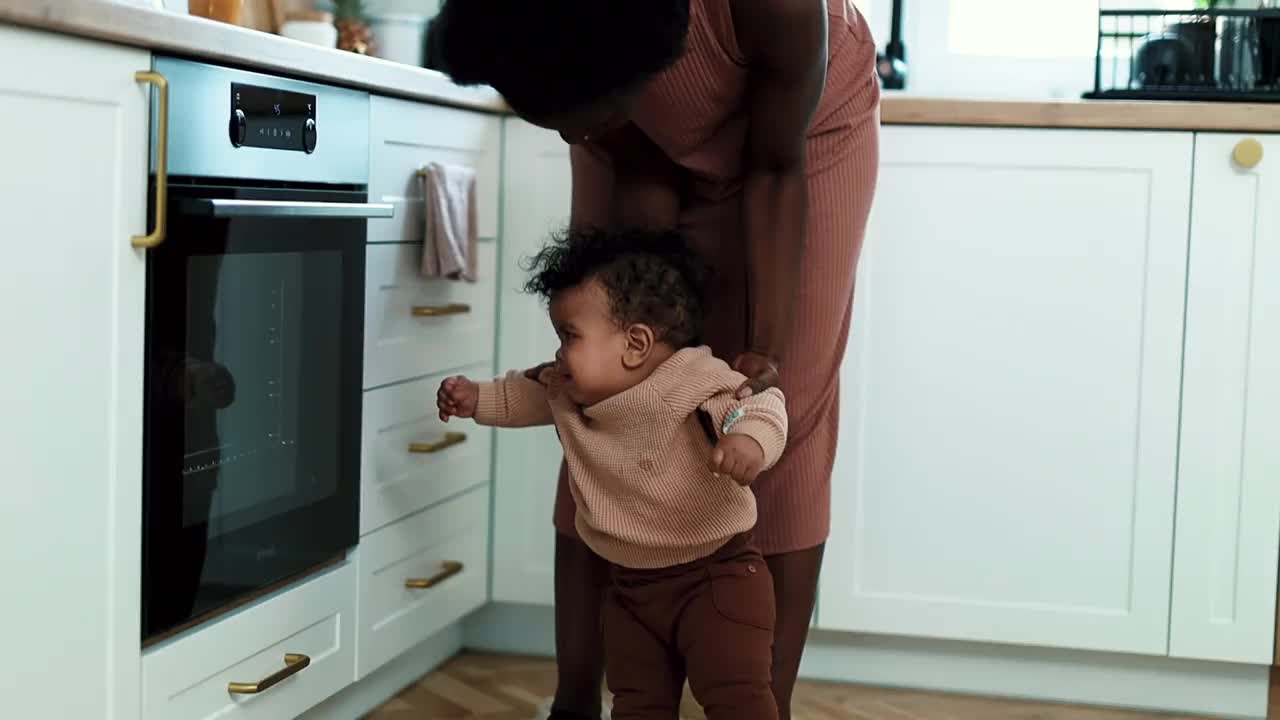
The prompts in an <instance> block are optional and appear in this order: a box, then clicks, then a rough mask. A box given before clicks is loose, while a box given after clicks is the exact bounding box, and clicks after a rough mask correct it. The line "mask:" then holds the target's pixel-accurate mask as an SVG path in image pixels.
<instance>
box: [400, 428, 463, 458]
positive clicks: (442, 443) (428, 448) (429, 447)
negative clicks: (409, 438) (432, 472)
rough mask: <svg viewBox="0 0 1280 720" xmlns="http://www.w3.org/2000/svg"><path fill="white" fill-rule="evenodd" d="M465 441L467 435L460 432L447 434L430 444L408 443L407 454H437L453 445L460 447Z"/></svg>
mask: <svg viewBox="0 0 1280 720" xmlns="http://www.w3.org/2000/svg"><path fill="white" fill-rule="evenodd" d="M466 441H467V434H466V433H460V432H447V433H445V434H444V437H442V438H440V439H439V440H433V441H432V442H415V443H409V452H411V453H419V454H430V453H438V452H440V451H441V450H445V449H447V448H451V447H453V446H454V445H461V444H462V443H464V442H466Z"/></svg>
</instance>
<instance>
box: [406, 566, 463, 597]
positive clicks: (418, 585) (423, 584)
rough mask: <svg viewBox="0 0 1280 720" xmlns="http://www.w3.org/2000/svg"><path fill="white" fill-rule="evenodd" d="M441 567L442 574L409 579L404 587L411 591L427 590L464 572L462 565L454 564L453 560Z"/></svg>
mask: <svg viewBox="0 0 1280 720" xmlns="http://www.w3.org/2000/svg"><path fill="white" fill-rule="evenodd" d="M440 566H441V570H440V572H438V573H436V574H435V575H432V576H431V577H429V578H409V579H408V580H405V581H404V586H405V587H407V588H409V589H410V590H426V589H427V588H432V587H435V586H436V585H439V584H440V583H442V582H444V581H445V580H448V579H449V578H451V577H453V576H454V575H457V574H458V573H460V572H462V563H460V562H454V561H453V560H446V561H444V562H443V563H441V564H440Z"/></svg>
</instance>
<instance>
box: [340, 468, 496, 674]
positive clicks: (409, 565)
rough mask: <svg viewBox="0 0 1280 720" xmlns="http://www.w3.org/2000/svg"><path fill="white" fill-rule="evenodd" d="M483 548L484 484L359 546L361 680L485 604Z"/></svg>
mask: <svg viewBox="0 0 1280 720" xmlns="http://www.w3.org/2000/svg"><path fill="white" fill-rule="evenodd" d="M488 545H489V489H488V488H487V487H486V488H479V489H477V490H474V491H472V492H470V493H467V494H466V495H463V496H461V497H458V498H456V499H454V500H450V501H449V502H447V503H445V504H444V505H440V506H438V507H434V508H431V509H430V510H424V511H422V512H420V513H418V514H417V515H412V516H410V517H407V518H405V519H403V520H401V521H399V522H397V523H395V524H393V525H388V526H387V527H385V528H383V529H381V530H379V531H378V532H376V533H374V534H372V535H369V536H368V537H366V538H364V539H363V540H361V541H360V560H359V564H360V630H359V632H360V648H359V661H358V665H357V677H358V678H362V677H364V676H366V675H368V674H369V673H371V672H373V671H374V670H376V669H377V668H378V667H380V666H381V665H383V664H384V663H386V662H387V661H389V660H391V659H393V658H395V657H396V656H398V655H400V654H401V653H403V652H405V651H406V650H408V649H410V648H412V647H413V646H414V645H417V644H418V643H420V642H422V641H423V640H426V639H427V638H429V637H431V635H433V634H434V633H436V632H437V631H439V630H441V629H443V628H444V627H446V626H448V625H449V624H451V623H453V622H454V621H456V620H458V619H460V618H462V617H463V616H464V615H466V614H467V613H469V612H471V611H472V610H475V609H476V608H478V607H480V606H481V605H483V604H484V602H485V596H486V592H487V585H488V573H489V568H488V563H489V552H488ZM413 584H416V585H417V586H418V587H416V588H415V587H411V585H413Z"/></svg>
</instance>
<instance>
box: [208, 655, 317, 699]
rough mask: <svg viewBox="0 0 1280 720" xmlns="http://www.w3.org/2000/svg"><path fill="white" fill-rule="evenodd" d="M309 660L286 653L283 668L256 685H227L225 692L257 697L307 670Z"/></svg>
mask: <svg viewBox="0 0 1280 720" xmlns="http://www.w3.org/2000/svg"><path fill="white" fill-rule="evenodd" d="M310 664H311V658H309V657H307V656H306V655H303V654H301V653H287V654H285V656H284V667H282V668H280V669H279V670H277V671H275V672H273V673H271V674H270V675H268V676H266V677H264V678H262V679H261V680H259V681H258V682H256V683H238V682H233V683H227V692H229V693H232V694H233V695H257V694H258V693H261V692H266V691H267V690H270V689H271V688H273V687H275V686H276V685H279V684H280V682H281V681H283V680H284V679H285V678H288V677H292V676H294V675H297V674H298V673H300V672H302V671H303V670H306V669H307V666H308V665H310Z"/></svg>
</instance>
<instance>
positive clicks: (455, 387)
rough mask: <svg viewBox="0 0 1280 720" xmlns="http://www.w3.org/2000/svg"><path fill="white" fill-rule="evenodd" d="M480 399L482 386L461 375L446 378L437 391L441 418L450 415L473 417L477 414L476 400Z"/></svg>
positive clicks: (445, 419)
mask: <svg viewBox="0 0 1280 720" xmlns="http://www.w3.org/2000/svg"><path fill="white" fill-rule="evenodd" d="M479 399H480V386H479V385H477V384H475V383H474V382H472V381H470V380H468V379H466V378H465V377H463V376H461V375H455V376H453V377H451V378H446V379H445V381H444V382H442V383H440V391H439V392H437V393H436V407H438V408H440V420H441V421H442V422H449V418H450V417H460V418H471V417H475V415H476V402H478V401H479Z"/></svg>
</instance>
